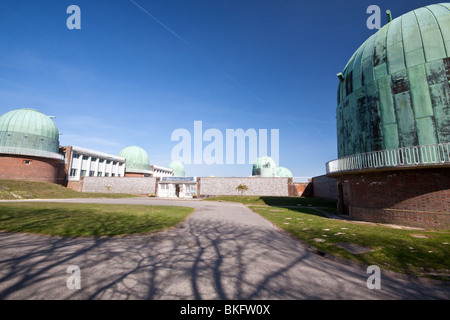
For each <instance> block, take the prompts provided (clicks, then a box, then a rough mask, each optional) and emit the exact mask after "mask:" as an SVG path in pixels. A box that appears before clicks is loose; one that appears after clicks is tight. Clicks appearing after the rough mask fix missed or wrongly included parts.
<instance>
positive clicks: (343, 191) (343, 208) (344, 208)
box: [339, 182, 350, 215]
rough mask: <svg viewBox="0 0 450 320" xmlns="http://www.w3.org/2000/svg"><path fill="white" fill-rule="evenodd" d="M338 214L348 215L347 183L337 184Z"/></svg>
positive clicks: (348, 194) (348, 193) (348, 196)
mask: <svg viewBox="0 0 450 320" xmlns="http://www.w3.org/2000/svg"><path fill="white" fill-rule="evenodd" d="M339 213H340V214H344V215H349V214H350V186H349V184H348V182H341V183H339Z"/></svg>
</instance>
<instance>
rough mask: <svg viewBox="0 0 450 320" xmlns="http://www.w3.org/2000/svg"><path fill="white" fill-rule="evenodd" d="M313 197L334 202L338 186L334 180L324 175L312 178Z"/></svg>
mask: <svg viewBox="0 0 450 320" xmlns="http://www.w3.org/2000/svg"><path fill="white" fill-rule="evenodd" d="M312 185H313V194H314V195H313V196H314V197H315V198H321V199H328V200H336V201H337V199H338V185H337V180H336V179H335V178H329V177H327V176H325V175H323V176H317V177H314V178H312Z"/></svg>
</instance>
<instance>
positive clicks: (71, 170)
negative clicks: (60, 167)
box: [70, 169, 77, 177]
mask: <svg viewBox="0 0 450 320" xmlns="http://www.w3.org/2000/svg"><path fill="white" fill-rule="evenodd" d="M76 175H77V169H70V176H71V177H75V176H76Z"/></svg>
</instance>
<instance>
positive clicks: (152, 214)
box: [0, 202, 193, 237]
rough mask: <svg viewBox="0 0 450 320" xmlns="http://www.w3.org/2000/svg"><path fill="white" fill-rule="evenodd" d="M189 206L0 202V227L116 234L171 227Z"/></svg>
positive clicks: (57, 233) (55, 232) (69, 233)
mask: <svg viewBox="0 0 450 320" xmlns="http://www.w3.org/2000/svg"><path fill="white" fill-rule="evenodd" d="M192 212H193V209H192V208H185V207H169V206H142V205H116V204H114V205H112V204H84V203H51V202H39V203H36V202H33V203H0V230H3V231H12V232H25V233H37V234H46V235H54V236H64V237H77V236H119V235H129V234H139V233H146V232H151V231H157V230H162V229H165V228H170V227H173V226H175V225H176V224H178V223H180V222H181V221H183V220H185V219H186V218H187V216H188V215H189V214H190V213H192Z"/></svg>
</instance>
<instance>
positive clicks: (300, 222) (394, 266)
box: [207, 196, 450, 281]
mask: <svg viewBox="0 0 450 320" xmlns="http://www.w3.org/2000/svg"><path fill="white" fill-rule="evenodd" d="M207 200H209V201H219V200H220V201H234V202H240V203H243V204H245V205H248V206H249V208H250V209H252V210H253V211H254V212H256V213H258V214H260V215H261V216H263V217H264V218H266V219H267V220H269V221H271V222H272V223H274V224H275V225H277V226H278V227H279V228H281V229H283V230H285V231H287V232H288V233H290V234H291V235H293V236H294V237H296V238H298V239H300V240H301V241H302V242H304V243H306V244H308V245H309V246H311V247H313V248H315V249H317V250H319V251H322V252H325V253H327V254H330V255H333V256H335V257H339V258H343V259H348V260H351V261H355V262H358V263H361V264H364V265H377V266H379V267H381V268H383V269H385V270H391V271H395V272H399V273H404V274H408V275H413V276H419V277H427V278H433V279H438V280H445V281H450V230H410V229H394V228H391V227H388V226H383V225H380V224H365V223H361V222H356V221H349V220H337V219H330V218H327V217H325V216H323V215H322V214H321V213H319V212H317V211H316V210H314V209H312V208H310V206H308V205H311V207H320V208H321V210H323V211H327V212H331V213H336V209H335V208H336V204H335V203H334V202H331V201H326V200H321V199H314V198H295V197H291V198H289V197H252V196H242V197H240V196H232V197H214V198H209V199H207ZM297 204H301V206H297ZM283 206H286V207H290V208H283ZM293 206H296V207H295V208H294V207H293ZM324 229H325V230H324ZM338 233H339V234H338ZM412 235H424V236H426V237H427V238H417V237H414V236H412ZM315 238H316V239H323V240H324V241H323V242H316V241H314V240H313V239H315ZM335 243H353V244H358V245H361V246H364V247H367V248H370V249H372V251H370V252H366V253H362V254H352V253H350V252H349V251H347V250H345V249H342V248H340V247H337V246H335V245H334V244H335ZM445 243H447V244H445Z"/></svg>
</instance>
